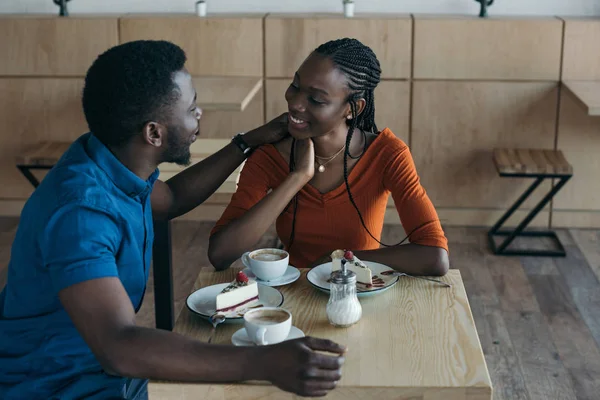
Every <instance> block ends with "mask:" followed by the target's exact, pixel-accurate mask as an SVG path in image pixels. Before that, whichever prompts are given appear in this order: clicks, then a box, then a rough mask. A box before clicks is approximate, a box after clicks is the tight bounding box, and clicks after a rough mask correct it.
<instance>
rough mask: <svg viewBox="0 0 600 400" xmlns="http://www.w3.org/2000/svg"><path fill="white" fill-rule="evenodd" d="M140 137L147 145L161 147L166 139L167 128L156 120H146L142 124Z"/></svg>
mask: <svg viewBox="0 0 600 400" xmlns="http://www.w3.org/2000/svg"><path fill="white" fill-rule="evenodd" d="M142 137H143V139H144V142H146V143H148V144H149V145H152V146H154V147H161V146H162V145H163V143H166V140H167V128H166V127H165V126H164V125H162V124H160V123H158V122H154V121H151V122H148V123H147V124H146V125H144V128H143V132H142Z"/></svg>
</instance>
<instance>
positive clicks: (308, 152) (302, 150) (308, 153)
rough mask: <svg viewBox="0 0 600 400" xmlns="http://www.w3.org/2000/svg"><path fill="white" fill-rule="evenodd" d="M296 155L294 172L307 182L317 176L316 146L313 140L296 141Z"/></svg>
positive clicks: (294, 155)
mask: <svg viewBox="0 0 600 400" xmlns="http://www.w3.org/2000/svg"><path fill="white" fill-rule="evenodd" d="M294 153H295V154H292V155H291V156H290V157H295V160H296V168H295V171H294V172H298V173H300V174H302V175H303V176H304V177H305V178H306V179H307V182H308V181H310V180H311V179H312V177H313V176H314V175H315V146H314V144H313V142H312V140H311V139H301V140H296V145H295V149H294Z"/></svg>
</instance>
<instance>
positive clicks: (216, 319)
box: [208, 313, 225, 343]
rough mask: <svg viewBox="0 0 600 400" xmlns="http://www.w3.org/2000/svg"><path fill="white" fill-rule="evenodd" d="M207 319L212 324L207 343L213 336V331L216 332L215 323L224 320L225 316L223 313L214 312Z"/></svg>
mask: <svg viewBox="0 0 600 400" xmlns="http://www.w3.org/2000/svg"><path fill="white" fill-rule="evenodd" d="M208 321H209V322H210V323H211V324H212V326H213V327H212V331H211V332H210V337H209V338H208V343H210V342H212V340H213V338H214V337H215V333H216V332H217V325H219V324H220V323H223V322H225V316H224V315H223V314H219V313H214V314H213V315H211V316H210V317H209V318H208Z"/></svg>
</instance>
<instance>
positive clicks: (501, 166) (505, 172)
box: [488, 149, 573, 257]
mask: <svg viewBox="0 0 600 400" xmlns="http://www.w3.org/2000/svg"><path fill="white" fill-rule="evenodd" d="M494 164H495V165H496V170H497V171H498V173H499V174H500V176H501V177H510V178H533V179H535V180H534V182H533V184H532V185H531V186H530V187H529V188H528V189H527V190H526V191H525V192H524V193H523V194H522V195H521V196H520V197H519V198H518V199H517V201H516V202H515V203H514V204H513V205H512V206H511V207H510V208H509V209H508V211H506V213H505V214H504V215H503V216H502V217H501V218H500V219H499V220H498V222H496V224H495V225H494V226H493V227H492V228H491V229H490V230H489V231H488V239H489V243H490V247H491V249H492V251H493V252H494V254H498V255H514V256H549V257H564V256H565V255H566V252H565V249H564V247H563V245H562V243H561V242H560V240H559V238H558V236H556V233H554V232H553V231H549V230H546V231H527V232H525V231H524V229H525V228H526V227H527V225H528V224H529V223H530V222H531V221H532V220H533V218H535V216H536V215H537V214H538V213H539V212H540V211H541V210H542V209H543V208H544V207H545V206H546V204H548V202H549V201H550V200H552V198H553V197H554V195H556V193H558V191H559V190H560V189H561V188H562V187H563V186H564V185H565V184H566V183H567V181H568V180H569V179H570V178H571V177H572V176H573V167H572V166H571V165H570V164H569V163H568V161H567V160H566V158H565V156H564V155H563V153H562V151H560V150H542V149H495V150H494ZM545 179H550V180H552V179H558V182H556V184H555V185H554V186H553V187H552V189H551V190H550V191H549V192H548V194H546V196H544V198H542V200H540V202H539V203H538V204H537V205H536V206H535V207H534V208H533V209H532V210H531V211H530V212H529V214H528V215H527V216H526V217H525V218H524V219H523V221H521V223H519V225H518V226H517V227H516V228H514V229H512V230H500V228H501V227H502V225H503V224H504V223H505V222H506V221H507V220H508V219H509V218H510V217H511V215H512V214H513V213H514V212H515V211H516V210H517V208H519V206H521V204H523V202H525V200H526V199H527V198H528V197H529V196H530V195H531V193H533V191H534V190H535V189H536V188H537V187H538V186H539V185H540V184H541V183H542V182H543V181H544V180H545ZM496 236H503V237H506V239H504V241H502V242H501V243H500V244H499V245H496V241H495V239H494V238H495V237H496ZM517 236H522V237H549V238H551V239H553V240H554V241H555V243H556V246H557V247H558V250H530V249H518V250H509V249H508V246H509V245H510V244H511V243H512V242H513V240H514V239H515V238H516V237H517Z"/></svg>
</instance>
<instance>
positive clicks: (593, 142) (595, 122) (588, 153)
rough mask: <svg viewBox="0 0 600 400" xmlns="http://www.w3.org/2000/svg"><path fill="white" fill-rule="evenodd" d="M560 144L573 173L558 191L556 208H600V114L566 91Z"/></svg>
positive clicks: (563, 102) (555, 202) (561, 120)
mask: <svg viewBox="0 0 600 400" xmlns="http://www.w3.org/2000/svg"><path fill="white" fill-rule="evenodd" d="M558 148H559V149H560V150H562V151H563V153H564V155H565V158H566V159H567V161H569V163H570V164H571V165H572V166H573V177H572V178H571V180H570V181H569V182H567V184H566V185H565V187H564V188H562V189H561V191H560V192H559V193H558V194H557V195H556V197H555V200H554V208H555V210H563V211H584V210H596V211H600V179H599V175H600V158H599V157H598V154H600V117H590V116H588V115H587V114H586V113H585V110H584V109H582V108H581V107H580V106H579V104H577V103H576V102H575V101H574V100H573V98H572V97H571V96H568V95H565V93H564V91H563V92H562V94H561V106H560V119H559V126H558Z"/></svg>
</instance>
